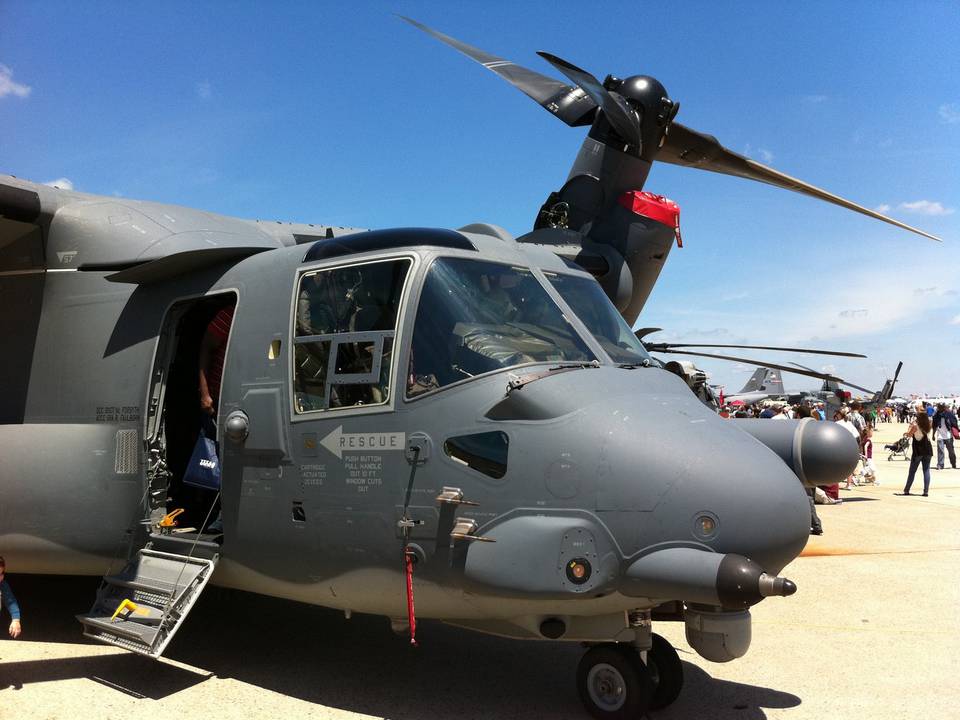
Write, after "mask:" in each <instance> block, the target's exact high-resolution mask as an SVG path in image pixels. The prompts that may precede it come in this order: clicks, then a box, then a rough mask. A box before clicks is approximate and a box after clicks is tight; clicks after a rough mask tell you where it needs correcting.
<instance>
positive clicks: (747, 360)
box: [647, 348, 843, 382]
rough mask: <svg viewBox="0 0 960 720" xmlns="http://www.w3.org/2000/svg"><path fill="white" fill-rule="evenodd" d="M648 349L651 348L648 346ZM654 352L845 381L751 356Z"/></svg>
mask: <svg viewBox="0 0 960 720" xmlns="http://www.w3.org/2000/svg"><path fill="white" fill-rule="evenodd" d="M647 349H648V350H649V349H650V348H647ZM653 352H664V353H674V354H677V355H696V356H697V357H707V358H716V359H717V360H731V361H733V362H742V363H747V364H748V365H756V366H757V367H765V368H771V369H772V370H782V371H784V372H790V373H794V374H796V375H806V376H807V377H812V378H818V379H820V380H833V381H834V382H843V380H842V379H841V378H838V377H836V376H834V375H830V374H829V373H822V372H817V371H816V370H801V369H799V368H792V367H790V366H789V365H779V364H777V363H772V362H766V361H765V360H752V359H750V358H742V357H734V356H733V355H717V354H715V353H703V352H692V351H691V352H687V351H685V350H670V349H666V350H654V351H653Z"/></svg>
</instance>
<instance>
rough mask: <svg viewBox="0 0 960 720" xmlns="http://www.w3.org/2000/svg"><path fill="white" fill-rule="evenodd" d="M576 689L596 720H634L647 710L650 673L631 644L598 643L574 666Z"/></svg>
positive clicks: (651, 688)
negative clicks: (626, 645)
mask: <svg viewBox="0 0 960 720" xmlns="http://www.w3.org/2000/svg"><path fill="white" fill-rule="evenodd" d="M577 692H578V693H579V694H580V700H581V702H583V705H584V707H585V708H586V709H587V712H589V713H590V714H591V715H592V716H593V717H595V718H597V720H636V719H637V718H640V717H642V716H643V715H644V714H645V713H646V712H647V710H648V709H650V698H651V696H652V694H653V684H652V683H651V681H650V673H649V672H648V671H647V666H646V665H644V664H643V661H642V660H641V659H640V656H639V655H638V654H637V652H636V651H635V650H634V649H633V648H632V647H620V646H618V645H616V644H615V643H608V644H605V645H598V646H596V647H594V648H591V649H590V650H588V651H587V652H586V653H584V655H583V658H582V659H581V660H580V664H579V665H578V666H577Z"/></svg>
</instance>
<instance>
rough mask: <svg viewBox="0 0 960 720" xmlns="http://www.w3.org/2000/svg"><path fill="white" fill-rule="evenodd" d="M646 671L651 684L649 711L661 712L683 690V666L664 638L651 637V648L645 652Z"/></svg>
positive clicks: (671, 646) (655, 635)
mask: <svg viewBox="0 0 960 720" xmlns="http://www.w3.org/2000/svg"><path fill="white" fill-rule="evenodd" d="M647 670H648V672H649V673H650V679H651V681H652V682H653V696H652V697H651V698H650V709H651V710H662V709H663V708H665V707H667V705H670V704H671V703H672V702H673V701H674V700H676V699H677V697H678V696H679V695H680V690H681V689H682V688H683V665H682V664H681V662H680V656H679V655H677V651H676V650H674V649H673V645H671V644H670V643H669V642H667V640H666V638H663V637H660V636H659V635H657V634H654V636H653V646H652V647H651V648H650V650H649V651H648V652H647Z"/></svg>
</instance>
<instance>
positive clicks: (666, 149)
mask: <svg viewBox="0 0 960 720" xmlns="http://www.w3.org/2000/svg"><path fill="white" fill-rule="evenodd" d="M656 159H657V160H662V161H664V162H668V163H672V164H674V165H683V166H685V167H690V168H698V169H700V170H710V171H711V172H715V173H721V174H724V175H735V176H737V177H741V178H746V179H747V180H756V181H758V182H762V183H767V184H768V185H775V186H776V187H780V188H784V189H786V190H793V191H794V192H798V193H801V194H803V195H808V196H810V197H813V198H817V199H818V200H825V201H826V202H829V203H833V204H834V205H839V206H840V207H843V208H846V209H847V210H853V211H854V212H858V213H861V214H863V215H867V216H869V217H872V218H875V219H877V220H882V221H883V222H885V223H890V224H891V225H896V226H897V227H899V228H903V229H904V230H909V231H910V232H914V233H917V234H918V235H923V236H924V237H927V238H930V239H931V240H936V241H937V242H941V240H940V238H938V237H937V236H936V235H931V234H930V233H926V232H924V231H923V230H918V229H917V228H915V227H911V226H910V225H906V224H905V223H902V222H900V221H898V220H894V219H893V218H890V217H887V216H886V215H882V214H880V213H878V212H876V211H875V210H870V209H869V208H865V207H863V206H862V205H857V204H856V203H854V202H851V201H849V200H847V199H845V198H842V197H840V196H839V195H834V194H833V193H829V192H827V191H826V190H821V189H820V188H818V187H815V186H813V185H810V184H809V183H805V182H803V181H802V180H798V179H797V178H794V177H790V176H789V175H786V174H784V173H782V172H780V171H778V170H774V169H773V168H771V167H767V166H766V165H763V164H761V163H758V162H756V161H754V160H751V159H750V158H747V157H744V156H743V155H739V154H737V153H735V152H733V151H732V150H728V149H727V148H725V147H723V145H721V144H720V142H719V141H718V140H717V139H716V138H715V137H713V136H712V135H706V134H704V133H700V132H697V131H696V130H692V129H690V128H688V127H686V126H685V125H681V124H680V123H677V122H675V123H672V124H671V125H670V131H669V133H668V134H667V137H666V141H665V142H664V145H663V147H662V148H660V152H659V153H658V154H657V158H656Z"/></svg>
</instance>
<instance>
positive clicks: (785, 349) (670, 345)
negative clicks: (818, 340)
mask: <svg viewBox="0 0 960 720" xmlns="http://www.w3.org/2000/svg"><path fill="white" fill-rule="evenodd" d="M685 347H718V348H743V349H745V350H777V351H780V352H799V353H810V354H812V355H836V356H838V357H855V358H865V357H866V355H861V354H860V353H850V352H841V351H839V350H808V349H806V348H793V347H777V346H775V345H724V344H720V343H649V344H648V345H647V350H649V351H651V352H657V351H659V349H660V348H685ZM801 367H802V366H801Z"/></svg>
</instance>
